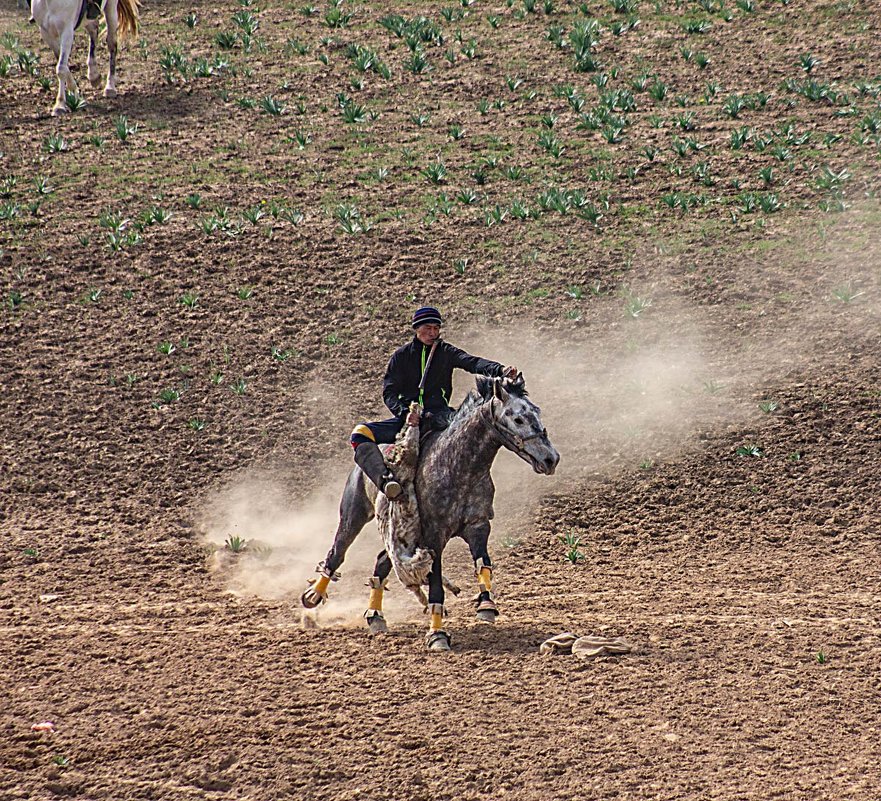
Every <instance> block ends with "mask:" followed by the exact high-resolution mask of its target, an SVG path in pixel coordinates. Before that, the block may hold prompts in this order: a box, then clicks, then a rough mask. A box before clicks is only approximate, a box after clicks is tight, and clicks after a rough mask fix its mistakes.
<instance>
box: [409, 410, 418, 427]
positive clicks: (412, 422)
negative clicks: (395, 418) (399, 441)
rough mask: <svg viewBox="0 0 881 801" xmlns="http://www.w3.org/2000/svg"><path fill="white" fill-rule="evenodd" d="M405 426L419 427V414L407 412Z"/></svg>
mask: <svg viewBox="0 0 881 801" xmlns="http://www.w3.org/2000/svg"><path fill="white" fill-rule="evenodd" d="M407 425H408V426H418V425H419V412H409V413H408V414H407Z"/></svg>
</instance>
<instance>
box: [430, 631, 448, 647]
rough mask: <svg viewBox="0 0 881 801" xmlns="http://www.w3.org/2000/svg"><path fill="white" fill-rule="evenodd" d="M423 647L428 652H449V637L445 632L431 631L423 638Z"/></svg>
mask: <svg viewBox="0 0 881 801" xmlns="http://www.w3.org/2000/svg"><path fill="white" fill-rule="evenodd" d="M425 645H426V646H427V647H428V650H429V651H449V650H451V649H450V635H449V634H447V633H446V632H445V631H432V632H430V633H429V635H428V637H426V638H425Z"/></svg>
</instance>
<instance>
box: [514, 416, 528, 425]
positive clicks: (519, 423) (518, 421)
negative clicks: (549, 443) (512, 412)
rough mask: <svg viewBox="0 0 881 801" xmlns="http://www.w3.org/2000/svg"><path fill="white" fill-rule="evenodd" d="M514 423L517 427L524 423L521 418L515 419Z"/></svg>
mask: <svg viewBox="0 0 881 801" xmlns="http://www.w3.org/2000/svg"><path fill="white" fill-rule="evenodd" d="M514 422H515V423H517V425H518V426H522V425H523V423H525V422H526V421H525V420H524V419H523V418H522V417H515V418H514Z"/></svg>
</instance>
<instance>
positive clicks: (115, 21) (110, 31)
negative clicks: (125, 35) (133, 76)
mask: <svg viewBox="0 0 881 801" xmlns="http://www.w3.org/2000/svg"><path fill="white" fill-rule="evenodd" d="M104 19H105V20H107V51H108V53H109V56H110V66H109V67H108V69H107V84H106V85H105V87H104V97H116V48H117V37H116V32H117V30H118V29H119V13H118V11H117V8H116V0H107V5H105V6H104ZM90 80H91V79H90Z"/></svg>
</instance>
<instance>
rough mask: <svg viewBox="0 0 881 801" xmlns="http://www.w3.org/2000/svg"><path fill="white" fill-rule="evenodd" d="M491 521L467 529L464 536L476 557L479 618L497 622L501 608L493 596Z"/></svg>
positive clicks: (473, 557) (487, 621)
mask: <svg viewBox="0 0 881 801" xmlns="http://www.w3.org/2000/svg"><path fill="white" fill-rule="evenodd" d="M489 530H490V526H489V521H488V520H487V521H484V522H483V523H480V524H478V525H476V526H472V527H471V528H468V529H466V531H465V533H464V534H463V536H464V537H465V540H466V541H467V542H468V547H469V548H470V549H471V558H472V559H474V572H475V574H476V575H477V586H478V588H479V590H478V594H477V598H476V602H477V619H478V620H482V621H483V622H484V623H495V622H496V617H498V614H499V608H498V606H496V602H495V601H494V600H493V597H492V575H493V568H492V561H491V560H490V558H489V550H488V546H489Z"/></svg>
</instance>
